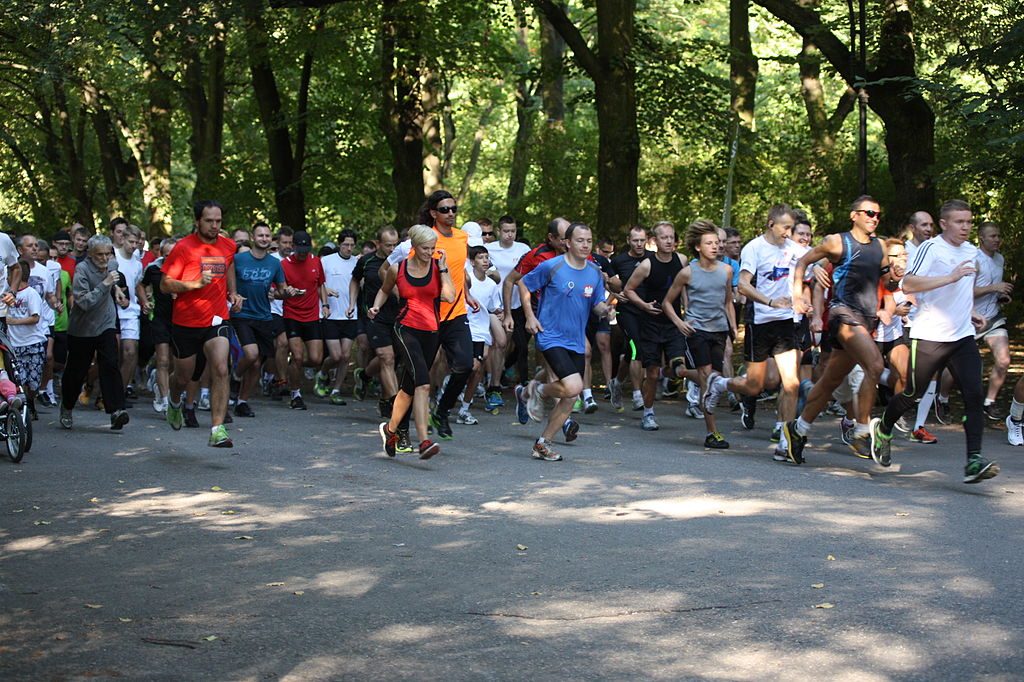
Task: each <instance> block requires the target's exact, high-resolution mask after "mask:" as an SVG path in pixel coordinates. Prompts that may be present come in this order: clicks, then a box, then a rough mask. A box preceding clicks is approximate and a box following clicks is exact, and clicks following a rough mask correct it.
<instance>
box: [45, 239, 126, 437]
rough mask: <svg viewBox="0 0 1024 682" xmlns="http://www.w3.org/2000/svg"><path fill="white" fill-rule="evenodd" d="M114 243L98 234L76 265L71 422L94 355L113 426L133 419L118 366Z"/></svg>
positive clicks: (64, 399) (64, 410)
mask: <svg viewBox="0 0 1024 682" xmlns="http://www.w3.org/2000/svg"><path fill="white" fill-rule="evenodd" d="M116 268H117V262H116V261H115V260H114V245H113V244H112V243H111V242H110V239H108V238H107V237H104V236H103V235H93V236H92V237H90V238H89V241H88V244H87V246H86V258H85V259H84V260H82V262H81V263H79V264H78V266H77V267H76V268H75V279H74V282H73V283H72V285H71V291H72V295H73V298H74V305H73V306H72V308H71V311H70V313H69V315H68V361H67V365H66V366H65V368H64V380H63V383H62V387H61V388H62V390H61V406H60V425H61V426H63V427H64V428H65V429H70V428H71V424H72V421H71V410H73V409H74V407H75V401H76V399H77V398H78V393H79V391H80V390H81V389H82V382H83V381H84V380H85V377H86V374H88V372H89V366H90V365H91V364H92V360H93V357H94V356H95V357H96V358H97V363H98V364H99V375H100V388H101V389H102V391H103V404H104V405H105V406H106V410H107V414H109V415H110V428H111V429H114V430H120V429H121V428H122V427H123V426H124V425H125V424H127V423H128V412H126V411H125V409H124V384H123V383H122V382H121V372H120V369H119V368H118V353H117V307H116V306H117V304H116V303H115V302H114V298H113V296H112V295H111V287H113V286H114V284H115V283H116V282H117V281H118V276H117V269H116Z"/></svg>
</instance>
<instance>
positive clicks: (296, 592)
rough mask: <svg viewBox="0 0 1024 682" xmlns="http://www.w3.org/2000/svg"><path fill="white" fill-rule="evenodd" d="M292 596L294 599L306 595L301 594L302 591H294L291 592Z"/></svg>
mask: <svg viewBox="0 0 1024 682" xmlns="http://www.w3.org/2000/svg"><path fill="white" fill-rule="evenodd" d="M292 594H294V595H295V596H296V597H301V596H302V595H304V594H306V593H305V592H303V591H302V590H295V591H294V592H292Z"/></svg>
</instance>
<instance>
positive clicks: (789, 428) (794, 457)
mask: <svg viewBox="0 0 1024 682" xmlns="http://www.w3.org/2000/svg"><path fill="white" fill-rule="evenodd" d="M781 430H782V431H785V433H786V459H787V460H788V461H790V462H792V463H793V464H803V463H804V446H805V445H807V436H801V435H800V432H799V431H797V430H796V421H788V422H786V423H784V424H783V425H782V429H781Z"/></svg>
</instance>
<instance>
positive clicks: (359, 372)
mask: <svg viewBox="0 0 1024 682" xmlns="http://www.w3.org/2000/svg"><path fill="white" fill-rule="evenodd" d="M352 397H353V398H355V399H356V400H363V399H365V398H366V370H365V369H363V368H362V367H356V369H355V371H354V372H352Z"/></svg>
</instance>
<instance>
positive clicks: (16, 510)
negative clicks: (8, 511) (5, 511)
mask: <svg viewBox="0 0 1024 682" xmlns="http://www.w3.org/2000/svg"><path fill="white" fill-rule="evenodd" d="M23 511H25V510H24V509H14V510H12V513H14V514H20V513H21V512H23Z"/></svg>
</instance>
